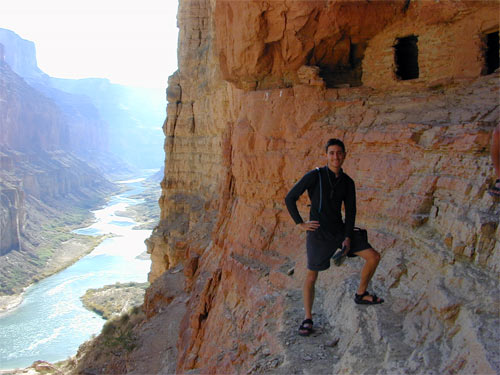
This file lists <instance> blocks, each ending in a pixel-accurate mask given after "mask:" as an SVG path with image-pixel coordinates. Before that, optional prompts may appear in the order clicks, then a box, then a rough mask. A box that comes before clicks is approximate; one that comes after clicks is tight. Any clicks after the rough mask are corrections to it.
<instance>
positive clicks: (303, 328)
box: [299, 319, 313, 336]
mask: <svg viewBox="0 0 500 375" xmlns="http://www.w3.org/2000/svg"><path fill="white" fill-rule="evenodd" d="M312 332H313V321H312V320H311V319H305V320H304V321H303V322H302V324H301V325H300V327H299V335H301V336H309V335H310V334H311V333H312Z"/></svg>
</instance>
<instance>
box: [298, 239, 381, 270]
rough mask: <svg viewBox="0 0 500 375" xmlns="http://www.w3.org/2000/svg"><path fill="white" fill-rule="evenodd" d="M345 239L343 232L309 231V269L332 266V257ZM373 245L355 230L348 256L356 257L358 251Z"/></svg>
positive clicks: (324, 268) (307, 243) (307, 246)
mask: <svg viewBox="0 0 500 375" xmlns="http://www.w3.org/2000/svg"><path fill="white" fill-rule="evenodd" d="M344 239H345V236H344V235H343V234H337V235H333V234H330V233H324V232H320V231H314V232H310V231H308V232H307V235H306V248H307V269H309V270H311V271H324V270H326V269H328V268H330V259H331V257H332V255H333V254H334V253H335V251H336V250H337V249H339V248H342V242H344ZM371 247H372V245H370V244H369V243H368V241H367V240H366V239H365V238H363V236H360V235H359V232H357V231H354V234H353V236H352V238H351V249H350V250H349V253H348V254H347V256H349V257H355V256H357V255H356V253H358V252H360V251H362V250H366V249H369V248H371Z"/></svg>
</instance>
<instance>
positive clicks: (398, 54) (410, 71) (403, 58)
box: [394, 35, 419, 80]
mask: <svg viewBox="0 0 500 375" xmlns="http://www.w3.org/2000/svg"><path fill="white" fill-rule="evenodd" d="M417 42H418V38H417V37H416V36H415V35H411V36H407V37H404V38H398V39H396V44H395V45H394V62H395V63H396V76H397V77H398V79H400V80H408V79H415V78H418V74H419V71H418V46H417Z"/></svg>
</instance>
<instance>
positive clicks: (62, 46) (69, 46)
mask: <svg viewBox="0 0 500 375" xmlns="http://www.w3.org/2000/svg"><path fill="white" fill-rule="evenodd" d="M177 6H178V3H177V0H0V27H1V28H5V29H9V30H12V31H14V32H15V33H17V34H18V35H19V36H20V37H22V38H23V39H27V40H31V41H33V42H34V43H35V45H36V50H37V60H38V66H39V67H40V69H42V70H43V71H44V72H45V73H47V74H48V75H50V76H52V77H59V78H87V77H100V78H109V79H110V80H111V82H113V83H122V84H129V85H135V86H144V87H162V88H164V87H166V86H167V78H168V76H169V75H170V74H172V73H173V72H174V71H175V70H176V69H177V20H176V15H177Z"/></svg>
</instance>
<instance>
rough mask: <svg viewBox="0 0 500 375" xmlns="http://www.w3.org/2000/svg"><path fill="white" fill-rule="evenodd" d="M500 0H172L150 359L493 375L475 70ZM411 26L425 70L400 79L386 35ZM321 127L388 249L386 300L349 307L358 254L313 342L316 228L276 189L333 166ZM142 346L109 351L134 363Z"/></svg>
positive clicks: (329, 294)
mask: <svg viewBox="0 0 500 375" xmlns="http://www.w3.org/2000/svg"><path fill="white" fill-rule="evenodd" d="M498 6H499V5H498V3H496V2H455V1H441V2H427V1H412V2H407V1H394V2H385V1H384V2H375V1H373V2H358V1H357V2H351V1H293V2H291V1H241V0H235V1H216V0H211V1H210V0H183V1H181V2H180V7H179V13H178V22H179V28H180V37H179V40H180V45H179V52H178V53H179V70H178V72H176V73H175V74H174V75H173V76H172V77H171V78H170V81H169V88H168V92H167V94H168V108H167V112H168V117H167V120H166V122H165V125H164V132H165V136H166V140H165V152H166V164H165V178H164V180H163V182H162V188H163V194H162V197H161V199H160V205H161V209H162V213H161V220H160V223H159V226H158V227H157V229H156V230H155V231H154V233H153V235H152V236H151V238H150V239H149V240H148V249H149V252H150V253H151V256H152V260H153V265H152V270H151V273H150V282H152V286H151V289H150V291H149V292H148V293H147V294H146V301H145V309H146V314H147V316H148V324H149V326H148V327H152V326H154V325H155V324H158V323H159V322H168V324H170V325H169V327H170V328H169V329H170V331H169V332H171V333H173V335H169V336H168V337H166V336H163V338H162V340H164V341H162V347H163V348H168V349H165V350H164V351H163V352H161V353H159V354H158V355H153V357H154V358H153V359H152V361H151V362H150V363H154V364H155V365H154V366H155V367H154V370H155V371H154V372H158V373H161V372H166V373H169V372H171V371H172V361H175V368H176V371H177V372H178V373H283V374H284V373H286V374H288V373H344V374H352V373H370V374H371V373H426V374H443V373H446V374H456V373H461V374H496V373H499V372H500V362H499V358H500V351H499V349H498V340H499V336H500V333H499V330H498V327H499V323H500V322H499V317H498V311H499V301H498V293H499V289H498V272H499V270H500V264H499V259H500V258H499V256H498V254H499V251H500V229H499V225H498V222H499V216H500V206H499V202H498V201H495V200H494V199H493V198H492V197H490V196H489V195H488V194H487V192H486V188H487V186H488V185H489V184H490V183H491V182H492V180H493V168H492V164H491V161H490V157H489V142H490V135H491V132H492V130H493V128H494V126H495V125H496V124H497V122H498V121H499V109H498V95H499V73H498V69H497V70H496V71H495V72H493V73H491V74H486V75H485V74H484V73H485V71H486V68H485V65H487V63H486V61H485V58H484V55H485V54H484V50H485V48H486V47H485V43H484V40H485V38H486V35H487V34H489V33H492V32H498V11H499V9H498ZM408 36H418V42H417V46H418V77H417V78H414V79H408V80H405V79H401V77H399V78H398V74H397V68H398V67H396V66H395V57H394V48H393V46H394V45H396V44H397V43H398V38H405V37H408ZM496 53H497V54H498V48H497V49H496ZM330 137H339V138H342V139H343V140H344V141H345V143H346V145H347V149H348V156H347V160H346V163H345V165H344V169H345V171H346V172H347V173H348V174H349V175H350V176H351V177H353V179H354V180H355V182H356V187H357V201H358V216H357V221H356V223H357V225H358V226H362V227H365V228H367V229H368V232H369V237H370V242H371V243H372V245H373V246H374V247H375V248H376V249H377V250H379V251H380V252H381V254H382V260H381V263H380V266H379V268H378V270H377V273H376V275H375V277H374V279H373V282H372V286H371V289H372V290H374V291H375V292H376V293H377V294H379V295H381V296H383V297H384V298H385V299H386V302H385V303H384V304H383V305H381V306H375V307H371V306H370V307H360V306H357V305H355V304H354V302H353V300H352V298H353V295H354V293H355V291H356V287H357V282H358V277H359V270H360V268H361V262H360V261H359V260H356V259H354V260H350V261H348V262H347V265H346V266H344V267H341V268H335V267H332V268H331V269H330V270H328V271H326V272H323V273H321V275H320V279H319V283H318V298H317V302H316V304H315V310H316V315H315V316H314V320H315V322H316V323H317V327H318V334H317V335H315V337H310V338H306V339H304V338H301V337H299V336H297V334H296V330H297V327H298V325H299V323H300V321H301V320H302V318H303V311H302V300H301V297H300V289H301V284H302V281H303V277H304V274H305V243H304V242H305V236H304V233H301V232H299V231H298V230H297V229H296V228H295V227H294V224H293V222H292V220H291V219H290V217H289V215H288V213H287V211H286V208H285V207H284V202H283V200H284V196H285V194H286V192H287V191H288V190H289V189H290V188H291V186H292V185H293V184H294V183H295V182H296V181H297V180H298V179H299V178H300V177H301V176H302V175H303V174H304V173H305V172H306V171H308V170H310V169H312V168H314V167H316V166H320V165H323V164H324V162H325V161H324V157H323V144H324V143H325V141H326V140H327V139H328V138H330ZM299 203H300V204H299V206H300V209H301V212H302V213H303V216H304V217H305V216H306V213H307V211H308V207H307V203H308V202H307V200H306V199H305V198H304V199H302V200H301V201H300V202H299ZM174 267H177V268H175V269H176V270H179V269H181V268H182V269H183V278H180V277H178V278H179V279H178V280H177V281H176V282H177V283H180V284H181V285H179V284H175V285H173V284H172V280H173V276H172V274H171V272H172V270H173V269H174ZM179 267H181V268H179ZM292 268H294V273H293V274H291V272H290V270H291V269H292ZM179 274H180V271H178V273H176V275H179ZM290 274H291V275H290ZM179 287H182V288H183V292H181V291H179V289H178V288H179ZM179 304H181V305H182V306H183V308H181V307H180V305H179ZM169 312H171V319H170V320H168V318H167V316H168V313H169ZM166 314H167V315H166ZM172 324H177V326H176V327H172V326H171V325H172ZM136 333H137V334H138V335H139V337H140V338H141V339H140V340H144V342H149V341H147V340H153V338H154V337H156V338H158V337H157V336H155V335H156V334H155V333H154V332H152V331H151V329H149V328H147V329H143V330H141V328H140V327H137V329H136ZM336 339H339V340H338V343H337V342H336V341H335V340H336ZM332 340H333V341H332ZM332 342H335V344H332ZM137 353H138V352H135V351H133V352H132V353H130V354H129V355H127V356H126V357H124V358H115V359H109V358H108V359H107V361H110V362H106V363H108V364H109V366H110V367H109V368H112V367H113V366H116V361H118V362H120V361H121V363H122V364H124V368H126V372H129V373H141V369H140V366H139V365H138V363H139V359H138V356H137ZM159 358H168V361H165V362H161V361H160V360H159ZM167 362H168V363H167ZM89 366H90V364H89ZM138 366H139V367H138ZM142 366H144V367H143V369H146V370H148V371H149V370H151V369H152V367H151V366H152V365H151V364H150V365H146V364H144V363H143V364H142ZM148 366H150V367H148ZM103 368H104V369H103V372H104V373H105V372H106V367H105V366H104V367H103ZM143 372H144V371H143ZM146 372H147V371H146Z"/></svg>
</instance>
